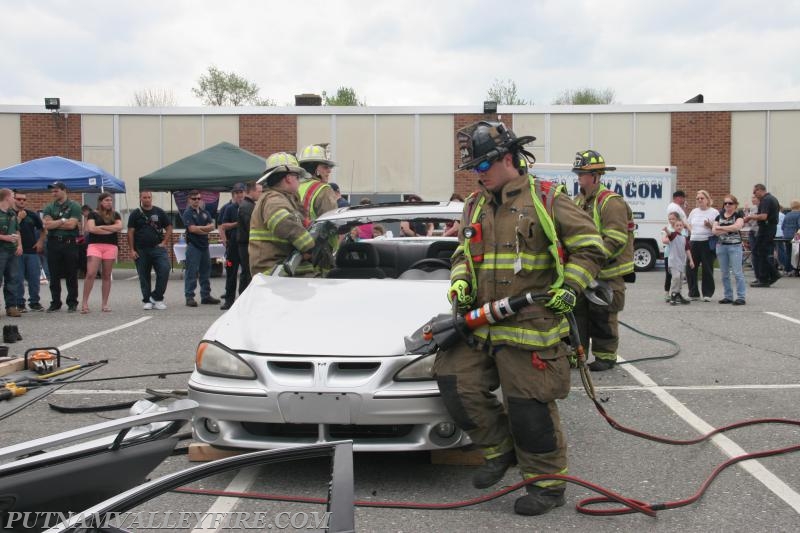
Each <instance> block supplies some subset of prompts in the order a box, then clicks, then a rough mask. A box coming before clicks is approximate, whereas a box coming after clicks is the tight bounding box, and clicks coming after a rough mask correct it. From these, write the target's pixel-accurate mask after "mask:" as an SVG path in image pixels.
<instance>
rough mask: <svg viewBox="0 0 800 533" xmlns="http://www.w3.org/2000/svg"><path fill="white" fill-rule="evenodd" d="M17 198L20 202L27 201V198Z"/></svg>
mask: <svg viewBox="0 0 800 533" xmlns="http://www.w3.org/2000/svg"><path fill="white" fill-rule="evenodd" d="M14 199H15V200H19V201H20V202H26V201H27V200H28V199H27V198H14Z"/></svg>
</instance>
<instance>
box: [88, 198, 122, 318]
mask: <svg viewBox="0 0 800 533" xmlns="http://www.w3.org/2000/svg"><path fill="white" fill-rule="evenodd" d="M85 229H86V232H87V234H88V239H87V247H86V278H85V279H84V280H83V300H82V301H81V314H84V315H85V314H86V313H88V312H89V295H90V294H91V293H92V288H94V278H95V277H96V276H97V271H98V269H99V268H100V264H101V263H102V265H103V270H102V272H103V281H102V288H101V309H102V311H103V312H104V313H108V312H110V311H111V308H110V307H109V306H108V297H109V295H110V294H111V270H112V269H113V268H114V261H116V260H117V254H118V251H119V243H118V238H119V232H120V231H122V217H121V216H120V214H119V213H118V212H117V211H114V197H113V196H112V195H111V193H108V192H103V193H100V196H98V197H97V209H96V210H95V211H92V212H90V213H89V216H88V217H87V220H86V226H85Z"/></svg>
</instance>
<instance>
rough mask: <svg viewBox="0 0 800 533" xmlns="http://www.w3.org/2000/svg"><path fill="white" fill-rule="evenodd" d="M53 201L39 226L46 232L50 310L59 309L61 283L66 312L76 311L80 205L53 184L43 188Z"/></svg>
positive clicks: (64, 186)
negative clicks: (64, 292) (64, 288)
mask: <svg viewBox="0 0 800 533" xmlns="http://www.w3.org/2000/svg"><path fill="white" fill-rule="evenodd" d="M47 188H48V189H50V190H51V191H52V192H53V202H52V203H49V204H47V205H46V206H45V208H44V211H43V213H44V216H43V217H42V223H43V224H44V229H46V230H47V263H48V265H49V267H50V297H51V301H50V307H48V308H47V312H48V313H52V312H55V311H59V310H61V305H62V302H61V280H62V279H63V280H64V281H65V285H66V287H67V312H69V313H74V312H76V311H77V310H78V243H77V238H78V232H79V231H80V228H79V226H80V220H81V206H80V205H79V204H78V202H75V201H73V200H70V199H69V198H68V197H67V186H66V185H65V184H64V182H61V181H56V182H54V183H52V184H50V185H48V186H47Z"/></svg>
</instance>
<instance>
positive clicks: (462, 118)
mask: <svg viewBox="0 0 800 533" xmlns="http://www.w3.org/2000/svg"><path fill="white" fill-rule="evenodd" d="M479 120H489V121H496V120H498V118H497V115H492V114H483V113H481V114H477V113H475V114H458V115H454V116H453V168H458V166H459V165H460V164H461V154H460V152H459V148H458V141H457V140H456V132H458V130H460V129H461V128H464V127H466V126H469V125H470V124H472V123H473V122H477V121H479ZM513 121H514V119H513V117H512V116H511V115H506V117H505V118H504V119H503V121H502V122H503V124H505V125H506V126H507V127H509V128H511V129H512V130H513V129H514V122H513ZM454 181H455V183H454V187H453V191H454V192H455V193H456V194H460V195H461V196H462V197H464V198H466V197H467V196H468V195H469V194H470V193H472V192H473V191H475V190H477V189H478V179H477V176H476V175H475V172H473V171H472V170H459V171H456V172H455V175H454Z"/></svg>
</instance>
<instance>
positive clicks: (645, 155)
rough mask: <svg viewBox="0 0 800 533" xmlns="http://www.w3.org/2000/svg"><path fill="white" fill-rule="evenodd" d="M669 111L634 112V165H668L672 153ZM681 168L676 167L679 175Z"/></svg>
mask: <svg viewBox="0 0 800 533" xmlns="http://www.w3.org/2000/svg"><path fill="white" fill-rule="evenodd" d="M671 128H672V118H671V116H670V114H669V113H637V114H636V140H635V142H636V160H635V161H633V163H634V164H636V165H656V166H669V164H670V161H671V155H672V144H671V140H672V130H671ZM680 172H681V169H678V175H679V176H680Z"/></svg>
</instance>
